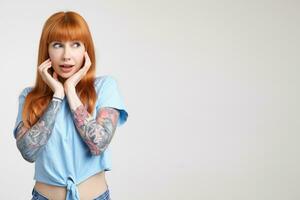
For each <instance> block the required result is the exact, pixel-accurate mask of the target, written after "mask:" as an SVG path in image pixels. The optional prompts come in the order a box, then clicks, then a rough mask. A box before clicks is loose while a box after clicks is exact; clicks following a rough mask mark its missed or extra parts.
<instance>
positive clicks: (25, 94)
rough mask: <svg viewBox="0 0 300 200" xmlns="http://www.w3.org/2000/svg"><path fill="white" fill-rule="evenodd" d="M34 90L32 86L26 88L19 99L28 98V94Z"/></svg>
mask: <svg viewBox="0 0 300 200" xmlns="http://www.w3.org/2000/svg"><path fill="white" fill-rule="evenodd" d="M32 89H33V87H31V86H28V87H25V88H23V89H22V90H21V92H20V93H19V97H26V96H27V94H28V93H29V92H30V91H31V90H32Z"/></svg>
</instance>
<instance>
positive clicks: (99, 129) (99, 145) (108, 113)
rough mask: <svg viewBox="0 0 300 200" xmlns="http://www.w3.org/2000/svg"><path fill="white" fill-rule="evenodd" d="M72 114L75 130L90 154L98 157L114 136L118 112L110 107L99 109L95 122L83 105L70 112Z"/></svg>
mask: <svg viewBox="0 0 300 200" xmlns="http://www.w3.org/2000/svg"><path fill="white" fill-rule="evenodd" d="M72 113H73V118H74V122H75V125H76V128H77V130H78V131H79V133H80V136H81V137H82V139H83V140H84V142H85V143H86V144H87V145H88V147H89V149H90V151H91V153H92V154H93V155H99V154H101V153H102V152H103V151H105V149H106V148H107V146H108V145H109V143H110V142H111V140H112V138H113V136H114V133H115V130H116V127H117V122H118V118H119V111H118V110H116V109H114V108H110V107H104V108H100V109H99V111H98V113H97V117H96V120H95V119H94V118H93V117H92V116H91V115H90V114H89V113H88V112H87V110H86V108H85V107H84V106H83V105H80V106H79V107H77V108H76V109H75V110H72Z"/></svg>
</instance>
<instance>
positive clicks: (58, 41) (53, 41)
mask: <svg viewBox="0 0 300 200" xmlns="http://www.w3.org/2000/svg"><path fill="white" fill-rule="evenodd" d="M55 42H58V43H64V42H63V41H58V40H54V41H52V42H51V43H55ZM70 42H81V43H82V41H80V40H72V41H70Z"/></svg>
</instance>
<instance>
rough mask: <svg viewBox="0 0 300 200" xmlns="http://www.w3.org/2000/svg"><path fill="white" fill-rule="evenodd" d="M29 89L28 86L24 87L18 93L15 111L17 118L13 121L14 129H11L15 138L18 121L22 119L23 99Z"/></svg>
mask: <svg viewBox="0 0 300 200" xmlns="http://www.w3.org/2000/svg"><path fill="white" fill-rule="evenodd" d="M31 89H32V88H30V87H26V88H25V89H23V90H22V92H21V93H20V95H19V101H18V113H17V118H16V121H15V126H14V129H13V134H14V137H15V138H17V133H16V131H17V127H18V125H19V123H20V122H21V121H22V112H23V104H24V101H25V98H26V96H27V94H28V93H29V91H30V90H31Z"/></svg>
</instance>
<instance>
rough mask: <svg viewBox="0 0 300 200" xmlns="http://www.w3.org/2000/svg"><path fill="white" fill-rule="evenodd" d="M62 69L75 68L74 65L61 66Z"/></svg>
mask: <svg viewBox="0 0 300 200" xmlns="http://www.w3.org/2000/svg"><path fill="white" fill-rule="evenodd" d="M59 66H60V67H63V68H71V67H73V66H74V65H59Z"/></svg>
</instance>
